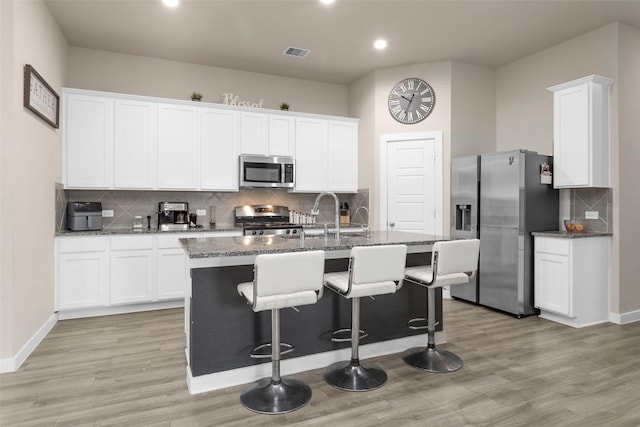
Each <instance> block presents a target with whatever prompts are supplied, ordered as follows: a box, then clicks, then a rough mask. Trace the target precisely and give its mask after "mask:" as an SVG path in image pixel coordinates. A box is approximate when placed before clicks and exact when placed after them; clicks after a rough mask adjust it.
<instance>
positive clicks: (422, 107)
mask: <svg viewBox="0 0 640 427" xmlns="http://www.w3.org/2000/svg"><path fill="white" fill-rule="evenodd" d="M435 103H436V94H435V92H434V91H433V88H432V87H431V86H430V85H429V83H427V82H425V81H424V80H422V79H418V78H415V77H411V78H408V79H404V80H402V81H401V82H399V83H398V84H397V85H395V86H394V87H393V89H391V93H389V113H390V114H391V116H393V118H394V119H396V120H397V121H399V122H400V123H404V124H414V123H418V122H421V121H422V120H424V119H426V118H427V116H428V115H429V114H430V113H431V111H433V106H434V105H435Z"/></svg>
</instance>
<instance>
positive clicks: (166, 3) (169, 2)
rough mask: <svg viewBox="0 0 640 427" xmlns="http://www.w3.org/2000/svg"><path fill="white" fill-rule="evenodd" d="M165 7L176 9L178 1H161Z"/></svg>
mask: <svg viewBox="0 0 640 427" xmlns="http://www.w3.org/2000/svg"><path fill="white" fill-rule="evenodd" d="M162 3H164V5H165V6H167V7H177V6H178V5H179V4H180V0H162Z"/></svg>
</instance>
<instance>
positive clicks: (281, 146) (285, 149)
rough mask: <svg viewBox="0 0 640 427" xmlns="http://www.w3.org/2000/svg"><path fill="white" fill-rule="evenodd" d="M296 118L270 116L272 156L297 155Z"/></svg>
mask: <svg viewBox="0 0 640 427" xmlns="http://www.w3.org/2000/svg"><path fill="white" fill-rule="evenodd" d="M295 144H296V118H295V117H293V116H280V115H276V114H270V115H269V151H268V153H267V154H269V155H271V156H290V157H293V156H294V155H295V150H296V147H295Z"/></svg>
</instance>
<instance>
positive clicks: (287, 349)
mask: <svg viewBox="0 0 640 427" xmlns="http://www.w3.org/2000/svg"><path fill="white" fill-rule="evenodd" d="M267 349H268V352H267ZM293 350H294V347H293V346H292V345H291V344H288V343H286V342H281V343H280V355H283V354H287V353H291V352H292V351H293ZM250 356H251V358H252V359H269V358H271V343H265V344H260V345H258V346H256V347H254V348H253V350H251V354H250Z"/></svg>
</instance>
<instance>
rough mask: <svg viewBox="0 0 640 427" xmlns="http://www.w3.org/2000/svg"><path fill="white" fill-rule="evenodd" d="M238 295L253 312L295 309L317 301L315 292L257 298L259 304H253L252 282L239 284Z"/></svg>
mask: <svg viewBox="0 0 640 427" xmlns="http://www.w3.org/2000/svg"><path fill="white" fill-rule="evenodd" d="M237 289H238V293H239V294H240V295H242V296H243V297H245V298H246V299H247V302H248V303H249V304H251V305H252V306H254V305H255V307H256V308H254V310H253V311H256V312H257V311H264V310H273V309H274V308H286V307H295V306H297V305H307V304H314V303H315V302H316V301H318V294H317V293H316V292H315V291H300V292H291V293H288V294H282V295H267V296H262V297H258V300H259V304H254V300H253V298H254V295H253V282H246V283H240V284H239V285H238V288H237Z"/></svg>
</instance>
